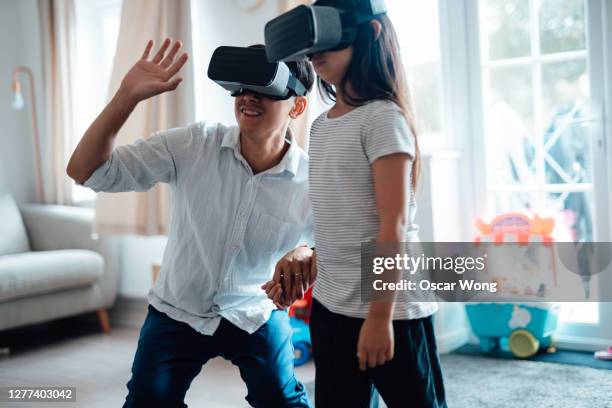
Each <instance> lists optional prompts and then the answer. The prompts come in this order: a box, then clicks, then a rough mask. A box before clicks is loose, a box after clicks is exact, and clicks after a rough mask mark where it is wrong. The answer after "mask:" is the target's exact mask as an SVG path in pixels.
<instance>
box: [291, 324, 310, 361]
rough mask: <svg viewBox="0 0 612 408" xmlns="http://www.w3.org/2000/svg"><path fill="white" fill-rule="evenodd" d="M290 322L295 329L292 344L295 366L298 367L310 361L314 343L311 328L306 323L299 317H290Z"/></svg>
mask: <svg viewBox="0 0 612 408" xmlns="http://www.w3.org/2000/svg"><path fill="white" fill-rule="evenodd" d="M289 322H290V323H291V327H292V328H293V335H292V336H291V342H292V343H293V353H294V357H293V365H294V366H296V367H298V366H301V365H302V364H305V363H306V362H308V360H310V354H311V347H312V343H311V342H310V327H308V323H306V322H305V321H303V320H301V319H298V318H297V317H290V318H289Z"/></svg>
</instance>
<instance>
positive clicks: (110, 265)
mask: <svg viewBox="0 0 612 408" xmlns="http://www.w3.org/2000/svg"><path fill="white" fill-rule="evenodd" d="M93 220H94V210H93V209H90V208H79V207H69V206H59V205H40V204H27V205H23V206H21V208H19V207H18V206H17V204H16V203H15V201H14V200H13V198H12V197H11V196H10V195H8V194H0V230H1V231H2V233H0V330H7V329H12V328H16V327H20V326H25V325H31V324H36V323H42V322H48V321H51V320H54V319H59V318H63V317H68V316H74V315H78V314H83V313H88V312H97V316H98V319H99V321H100V326H101V329H102V331H104V332H106V333H108V332H109V331H110V323H109V320H108V313H107V309H109V308H110V307H111V306H112V305H113V303H114V302H115V299H116V296H117V287H118V276H119V266H118V260H117V256H116V254H117V253H118V252H117V248H116V245H117V244H116V241H115V240H113V239H98V238H96V237H95V236H94V235H93V234H92V230H93Z"/></svg>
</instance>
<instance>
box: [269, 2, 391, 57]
mask: <svg viewBox="0 0 612 408" xmlns="http://www.w3.org/2000/svg"><path fill="white" fill-rule="evenodd" d="M325 4H333V5H334V7H330V6H326V5H325ZM386 12H387V7H386V6H385V2H384V0H336V1H335V2H331V3H330V1H326V0H319V1H316V2H315V3H314V4H313V5H312V6H299V7H296V8H294V9H292V10H290V11H288V12H286V13H284V14H281V15H280V16H278V17H276V18H275V19H273V20H271V21H269V22H268V23H267V24H266V28H265V39H266V53H267V56H268V60H269V61H295V60H298V59H302V58H303V57H304V56H309V55H312V54H314V53H317V52H323V51H335V50H341V49H343V48H346V47H348V46H349V45H351V44H352V43H353V41H355V36H356V35H357V26H358V25H359V24H361V23H365V22H367V21H370V20H371V19H372V18H373V17H376V16H380V15H383V14H385V13H386Z"/></svg>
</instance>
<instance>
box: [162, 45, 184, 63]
mask: <svg viewBox="0 0 612 408" xmlns="http://www.w3.org/2000/svg"><path fill="white" fill-rule="evenodd" d="M182 46H183V43H182V42H180V41H177V42H175V43H174V45H173V46H172V48H171V49H170V52H169V53H168V55H166V58H164V60H163V61H162V62H161V66H162V67H164V68H168V67H169V66H170V64H172V61H174V57H176V54H177V53H178V52H179V50H180V49H181V47H182Z"/></svg>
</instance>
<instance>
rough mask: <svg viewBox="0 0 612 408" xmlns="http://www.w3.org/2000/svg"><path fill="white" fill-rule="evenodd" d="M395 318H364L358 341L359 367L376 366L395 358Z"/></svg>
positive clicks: (363, 369) (361, 368)
mask: <svg viewBox="0 0 612 408" xmlns="http://www.w3.org/2000/svg"><path fill="white" fill-rule="evenodd" d="M393 350H394V340H393V320H391V319H386V318H376V317H368V318H367V319H365V320H364V322H363V324H362V326H361V331H360V332H359V341H358V342H357V358H358V359H359V369H360V370H362V371H365V369H366V368H367V367H369V368H374V367H376V366H377V365H383V364H385V363H386V362H387V361H391V359H393Z"/></svg>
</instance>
